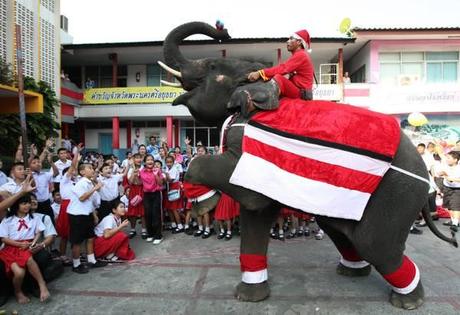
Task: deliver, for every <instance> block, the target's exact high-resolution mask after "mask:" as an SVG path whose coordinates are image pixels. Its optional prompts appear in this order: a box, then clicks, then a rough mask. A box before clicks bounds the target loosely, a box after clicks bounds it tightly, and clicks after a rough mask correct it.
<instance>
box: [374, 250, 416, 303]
mask: <svg viewBox="0 0 460 315" xmlns="http://www.w3.org/2000/svg"><path fill="white" fill-rule="evenodd" d="M383 277H384V278H385V280H387V281H388V283H390V284H391V286H392V287H393V290H394V291H395V292H397V293H400V294H408V293H410V292H412V291H413V290H414V289H415V288H416V287H417V285H418V283H419V281H420V272H419V270H418V267H417V265H416V264H414V262H412V260H410V259H409V258H408V257H407V256H404V257H403V262H402V264H401V266H400V267H399V268H398V269H397V270H396V271H394V272H392V273H390V274H387V275H383Z"/></svg>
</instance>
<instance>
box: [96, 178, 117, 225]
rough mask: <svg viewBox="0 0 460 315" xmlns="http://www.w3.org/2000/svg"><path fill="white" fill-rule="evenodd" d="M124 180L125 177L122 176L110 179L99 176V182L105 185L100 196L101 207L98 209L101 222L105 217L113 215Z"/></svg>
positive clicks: (100, 191)
mask: <svg viewBox="0 0 460 315" xmlns="http://www.w3.org/2000/svg"><path fill="white" fill-rule="evenodd" d="M122 180H123V175H121V174H115V175H111V176H110V177H104V176H99V181H100V182H101V183H102V184H104V185H103V186H102V187H101V189H100V190H99V195H100V196H101V205H100V207H99V208H98V209H97V216H98V218H99V221H102V219H103V218H104V217H105V216H107V215H109V214H110V213H112V207H113V206H114V203H115V201H117V200H118V198H119V189H118V186H119V184H120V182H121V181H122Z"/></svg>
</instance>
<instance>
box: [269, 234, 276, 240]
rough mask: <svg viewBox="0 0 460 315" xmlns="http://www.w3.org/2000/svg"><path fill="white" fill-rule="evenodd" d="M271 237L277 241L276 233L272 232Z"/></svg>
mask: <svg viewBox="0 0 460 315" xmlns="http://www.w3.org/2000/svg"><path fill="white" fill-rule="evenodd" d="M270 237H271V238H272V239H274V240H276V239H277V237H276V233H275V232H271V233H270Z"/></svg>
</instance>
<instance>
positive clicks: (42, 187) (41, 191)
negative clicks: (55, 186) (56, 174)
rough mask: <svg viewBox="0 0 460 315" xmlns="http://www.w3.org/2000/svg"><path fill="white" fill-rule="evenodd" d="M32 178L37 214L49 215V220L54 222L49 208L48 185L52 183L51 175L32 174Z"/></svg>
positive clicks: (44, 173)
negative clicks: (34, 185) (34, 187)
mask: <svg viewBox="0 0 460 315" xmlns="http://www.w3.org/2000/svg"><path fill="white" fill-rule="evenodd" d="M32 175H33V177H34V180H35V184H36V186H37V189H36V191H35V195H36V196H37V201H38V208H37V211H36V212H38V213H43V214H46V215H49V216H50V218H51V220H52V221H53V224H55V222H54V212H53V209H52V208H51V200H50V184H52V183H53V174H52V173H49V172H43V171H40V172H33V174H32Z"/></svg>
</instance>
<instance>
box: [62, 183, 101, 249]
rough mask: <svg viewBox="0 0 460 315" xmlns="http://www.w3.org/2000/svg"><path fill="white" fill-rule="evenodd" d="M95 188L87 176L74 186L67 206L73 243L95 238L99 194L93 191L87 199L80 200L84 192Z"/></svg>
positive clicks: (70, 235)
mask: <svg viewBox="0 0 460 315" xmlns="http://www.w3.org/2000/svg"><path fill="white" fill-rule="evenodd" d="M93 188H94V185H93V183H92V182H91V180H89V179H88V178H86V177H83V178H82V179H80V180H79V181H78V182H77V183H76V184H75V186H73V187H72V194H71V197H70V203H69V206H68V207H67V214H68V217H69V225H70V233H69V241H70V243H71V244H72V245H75V244H81V243H83V241H85V240H87V239H91V238H94V218H93V215H92V214H93V211H94V209H96V208H95V203H96V202H97V198H98V195H97V194H96V192H95V193H93V194H92V195H91V196H90V197H89V198H88V199H86V200H85V201H80V199H79V198H80V197H81V196H83V194H85V193H87V192H89V191H90V190H92V189H93Z"/></svg>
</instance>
